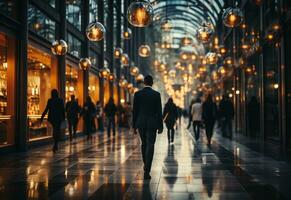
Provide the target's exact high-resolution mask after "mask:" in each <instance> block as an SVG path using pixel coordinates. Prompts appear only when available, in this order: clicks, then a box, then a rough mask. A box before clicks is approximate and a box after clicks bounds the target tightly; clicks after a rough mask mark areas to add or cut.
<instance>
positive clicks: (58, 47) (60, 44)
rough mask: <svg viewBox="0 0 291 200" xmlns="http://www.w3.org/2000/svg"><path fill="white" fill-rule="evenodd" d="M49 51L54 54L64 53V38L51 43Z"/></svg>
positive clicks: (65, 46)
mask: <svg viewBox="0 0 291 200" xmlns="http://www.w3.org/2000/svg"><path fill="white" fill-rule="evenodd" d="M51 51H52V53H53V54H54V55H58V56H62V55H65V54H66V53H67V51H68V45H67V43H66V42H65V41H64V40H55V41H54V42H53V43H52V46H51Z"/></svg>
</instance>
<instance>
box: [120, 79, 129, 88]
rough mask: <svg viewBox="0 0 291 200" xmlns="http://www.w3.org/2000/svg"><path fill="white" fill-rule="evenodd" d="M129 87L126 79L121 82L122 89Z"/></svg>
mask: <svg viewBox="0 0 291 200" xmlns="http://www.w3.org/2000/svg"><path fill="white" fill-rule="evenodd" d="M127 85H128V83H127V80H126V79H123V80H121V82H120V86H121V87H123V88H126V87H127Z"/></svg>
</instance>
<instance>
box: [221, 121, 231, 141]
mask: <svg viewBox="0 0 291 200" xmlns="http://www.w3.org/2000/svg"><path fill="white" fill-rule="evenodd" d="M221 131H222V135H223V137H228V138H230V139H232V119H228V118H226V119H222V124H221Z"/></svg>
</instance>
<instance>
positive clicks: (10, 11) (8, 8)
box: [0, 0, 17, 18]
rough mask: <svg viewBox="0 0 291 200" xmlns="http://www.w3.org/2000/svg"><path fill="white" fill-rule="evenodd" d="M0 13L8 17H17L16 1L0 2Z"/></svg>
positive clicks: (6, 0)
mask: <svg viewBox="0 0 291 200" xmlns="http://www.w3.org/2000/svg"><path fill="white" fill-rule="evenodd" d="M0 12H1V13H3V14H6V15H8V16H9V17H13V18H16V17H17V9H16V0H0Z"/></svg>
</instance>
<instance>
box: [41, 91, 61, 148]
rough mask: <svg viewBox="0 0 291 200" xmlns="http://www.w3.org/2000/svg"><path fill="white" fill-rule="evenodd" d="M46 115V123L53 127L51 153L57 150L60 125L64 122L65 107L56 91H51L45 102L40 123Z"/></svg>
mask: <svg viewBox="0 0 291 200" xmlns="http://www.w3.org/2000/svg"><path fill="white" fill-rule="evenodd" d="M47 113H48V121H49V122H50V124H51V125H52V127H53V139H54V145H53V152H56V151H57V150H58V142H59V139H60V135H61V124H62V123H63V122H64V120H65V107H64V101H63V99H61V98H59V93H58V91H57V90H56V89H53V90H52V91H51V98H50V99H49V100H48V101H47V105H46V107H45V110H44V111H43V113H42V115H41V118H40V121H41V122H42V121H43V119H44V116H45V115H46V114H47Z"/></svg>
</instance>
